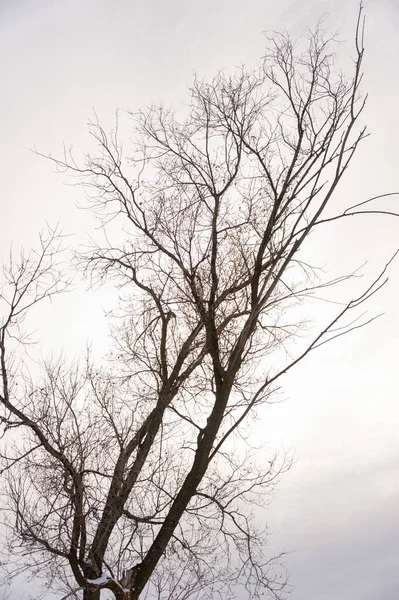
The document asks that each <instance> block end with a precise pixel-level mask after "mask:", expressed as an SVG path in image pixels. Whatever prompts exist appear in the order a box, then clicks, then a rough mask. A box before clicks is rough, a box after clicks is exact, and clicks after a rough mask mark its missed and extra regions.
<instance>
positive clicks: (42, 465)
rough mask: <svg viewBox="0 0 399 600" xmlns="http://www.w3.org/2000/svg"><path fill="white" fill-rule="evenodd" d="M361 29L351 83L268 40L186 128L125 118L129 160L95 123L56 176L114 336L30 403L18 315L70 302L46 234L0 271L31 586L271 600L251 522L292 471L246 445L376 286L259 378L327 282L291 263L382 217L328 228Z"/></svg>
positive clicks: (12, 510) (55, 373) (324, 55)
mask: <svg viewBox="0 0 399 600" xmlns="http://www.w3.org/2000/svg"><path fill="white" fill-rule="evenodd" d="M362 27H363V22H362V16H361V10H360V14H359V20H358V24H357V30H356V59H355V63H354V72H353V74H352V75H351V76H350V77H349V78H345V77H344V76H343V75H342V74H341V73H340V72H338V71H337V70H336V69H335V67H334V54H333V46H334V44H335V41H334V40H333V39H331V38H329V37H327V36H326V35H325V34H324V33H323V31H322V29H321V28H318V29H316V31H315V32H314V33H308V34H307V37H306V44H307V46H306V48H305V47H304V48H303V49H301V48H302V46H299V48H297V47H296V45H295V44H294V43H293V42H292V41H291V39H290V38H289V37H288V36H287V35H285V34H275V35H273V37H271V38H270V39H269V40H268V49H267V51H266V53H265V55H264V57H263V58H262V61H261V63H260V65H259V67H257V68H256V69H254V70H248V69H246V68H241V69H239V70H237V71H236V72H235V73H234V74H232V75H227V74H225V73H223V72H222V73H219V74H218V75H217V76H216V77H215V78H214V79H213V80H212V81H211V82H210V83H207V82H205V81H202V80H199V79H196V80H195V81H194V84H193V86H192V88H191V98H190V105H189V107H188V109H187V111H186V115H185V117H184V118H182V119H179V118H178V117H177V116H176V115H174V114H173V113H172V112H171V111H169V110H167V109H165V108H162V107H151V108H149V109H148V110H144V111H141V112H138V113H131V115H130V118H131V121H132V123H133V124H134V128H135V137H134V140H135V141H134V143H133V145H132V148H131V150H130V154H126V151H125V150H124V148H123V147H122V144H121V143H120V141H119V137H118V130H117V128H116V129H115V131H113V132H112V133H111V134H110V135H108V134H107V133H106V131H105V130H104V129H103V128H102V127H101V125H100V124H99V122H98V121H95V122H93V123H91V125H90V131H91V133H92V135H93V136H94V138H95V140H96V143H97V149H98V151H97V152H96V153H94V154H92V155H88V156H86V159H85V161H84V162H83V163H79V162H78V161H75V160H74V158H73V156H72V154H71V153H70V152H65V156H64V158H63V159H61V160H58V159H57V160H55V162H56V164H57V166H58V167H59V168H60V169H61V170H62V169H66V170H67V171H68V172H70V173H72V174H73V175H75V176H78V177H79V180H80V181H81V182H82V184H83V185H84V186H86V187H87V190H88V197H89V205H90V207H91V208H92V209H93V210H94V211H95V212H96V213H97V214H98V216H99V218H100V219H101V221H102V224H103V228H104V231H105V232H106V236H105V239H106V243H104V244H99V243H98V244H96V245H95V246H93V247H92V248H90V250H87V251H85V252H83V253H81V254H80V256H79V262H80V264H81V265H82V266H83V267H84V269H85V270H86V273H88V274H89V275H90V276H93V277H99V278H100V280H102V279H106V278H107V279H110V280H113V281H114V282H115V285H117V286H119V287H120V290H121V295H123V302H122V305H121V310H122V312H123V315H124V318H123V319H119V320H118V321H117V323H118V324H117V325H115V326H114V338H115V347H114V350H113V352H112V354H111V357H110V361H109V362H108V363H106V365H105V366H104V365H101V366H97V367H96V366H95V365H94V364H93V361H92V360H91V358H90V356H89V357H88V359H87V362H86V364H84V365H82V366H77V367H74V368H71V367H70V366H68V365H66V364H65V361H58V362H57V361H55V362H53V363H52V364H47V365H45V368H44V371H43V375H42V378H41V380H40V381H39V382H38V381H37V378H36V379H34V378H29V377H28V375H27V372H26V371H25V370H24V369H21V368H20V364H19V363H18V362H17V356H18V354H17V353H15V352H14V351H11V349H13V348H14V349H15V348H17V346H18V344H16V339H17V340H19V341H21V342H23V341H24V338H23V334H22V330H21V320H22V318H23V316H24V314H25V313H26V311H27V310H28V309H29V308H30V307H31V306H32V305H33V304H35V303H37V302H39V301H41V300H43V299H45V298H48V297H49V296H51V295H53V294H56V293H59V292H60V291H63V290H64V289H65V287H68V281H67V280H66V279H65V275H64V274H63V273H65V270H63V269H62V268H61V269H60V268H59V265H58V264H57V260H58V259H57V255H58V249H59V248H58V243H59V239H60V238H59V236H58V234H57V232H50V233H49V237H46V236H45V237H42V239H41V250H40V252H39V253H37V254H30V255H29V256H22V258H21V259H20V261H19V262H18V261H16V262H15V261H14V259H12V260H11V262H10V264H9V266H8V267H7V268H6V269H5V271H4V275H5V287H4V289H3V291H2V295H1V297H0V298H1V301H2V306H3V308H4V315H5V316H4V317H3V321H2V322H1V326H0V359H1V377H2V388H1V393H0V402H1V405H2V409H3V412H2V416H1V422H2V428H3V438H2V442H3V446H2V473H3V475H4V477H5V478H6V480H7V482H8V487H7V493H6V502H7V510H8V512H6V514H7V515H9V516H8V519H9V522H10V523H11V524H12V527H13V535H12V537H11V538H10V548H11V550H12V552H13V553H14V555H16V556H17V557H18V556H20V557H21V556H22V558H23V560H24V561H25V562H23V563H22V564H24V565H28V566H29V567H30V568H31V569H32V570H33V572H35V570H36V572H38V573H40V572H43V566H44V565H45V567H46V570H45V573H46V576H47V577H48V578H49V581H50V582H51V584H52V585H54V586H56V585H58V587H59V588H60V589H61V588H62V587H63V588H64V589H65V592H64V593H66V592H67V595H66V596H64V598H67V597H75V598H79V597H81V596H80V594H82V593H83V597H84V598H85V600H98V599H99V598H100V595H101V591H102V590H108V593H109V594H110V593H111V594H112V595H113V596H114V597H115V598H117V599H118V600H121V599H126V600H136V599H137V598H139V597H142V595H143V594H144V593H148V594H149V596H148V597H151V598H159V599H163V598H165V599H167V598H171V599H175V600H183V599H186V598H204V597H206V598H217V597H219V594H223V596H220V597H223V598H234V597H236V595H235V594H236V593H237V592H236V591H235V590H241V591H243V590H246V593H247V596H248V597H254V598H257V597H259V595H261V594H262V593H263V592H264V591H267V592H269V593H270V595H271V596H272V597H274V598H279V597H281V595H282V593H283V591H284V586H285V583H286V582H285V576H284V572H283V571H282V570H281V569H280V567H279V560H278V559H279V557H278V556H273V555H271V553H270V550H269V549H268V548H266V544H267V535H266V533H267V531H266V529H265V528H264V527H259V521H260V519H259V516H260V515H261V514H263V513H260V512H259V510H258V509H257V506H262V505H265V504H267V501H268V500H267V499H268V492H270V490H271V489H272V487H273V485H274V482H275V481H276V480H277V479H278V477H279V475H280V474H281V472H282V471H283V470H284V469H285V468H287V463H284V462H281V461H280V460H278V459H277V458H276V457H269V458H268V459H266V458H265V455H264V454H263V458H262V459H261V460H259V453H258V454H257V449H256V448H255V447H254V444H251V431H250V427H248V425H247V424H248V423H250V421H249V419H251V417H252V418H253V417H254V415H256V409H257V407H258V406H259V405H261V404H263V403H265V402H267V401H268V399H269V398H270V397H271V395H272V394H273V393H274V392H275V390H276V386H277V385H278V383H279V378H280V377H281V376H282V375H283V374H284V373H285V372H287V370H288V369H290V368H291V367H292V366H294V365H295V364H297V363H298V362H299V361H300V360H301V359H302V358H304V356H306V354H308V353H309V352H310V350H312V349H314V348H316V347H318V346H319V345H321V344H323V343H325V342H326V341H327V340H329V339H332V338H334V337H337V336H339V335H341V334H342V333H343V331H347V330H348V329H351V328H353V327H357V326H359V323H357V324H356V325H349V326H347V327H343V328H342V326H341V325H337V323H338V321H339V319H341V317H343V316H344V315H345V314H347V313H350V312H351V311H353V312H355V311H356V308H357V307H358V306H359V305H360V304H362V303H363V302H364V301H365V300H367V298H369V297H370V296H371V295H372V294H373V293H374V292H375V291H376V290H377V289H378V288H379V287H380V286H381V285H383V283H384V282H385V270H386V269H384V270H383V272H382V273H381V275H380V276H379V277H378V278H377V279H376V280H375V281H374V282H373V283H372V284H371V285H370V286H369V287H368V289H366V290H365V291H364V293H362V295H360V296H359V297H357V298H353V299H351V300H350V301H349V302H348V303H347V304H346V305H345V306H344V307H343V308H341V310H340V312H339V313H338V314H337V315H336V316H335V317H334V318H333V320H332V321H331V322H330V323H328V324H326V326H325V327H324V328H323V329H322V330H321V331H320V332H319V333H318V334H317V336H316V337H315V339H313V340H312V341H311V342H310V343H309V345H308V346H307V347H306V348H305V349H304V350H303V351H301V353H300V354H299V355H297V356H294V357H292V358H291V359H289V360H288V362H287V363H284V364H282V366H280V365H279V363H278V362H274V358H273V357H274V356H275V355H276V352H278V350H279V349H280V348H281V347H283V346H284V344H285V343H286V342H287V341H288V340H289V339H290V338H292V337H293V336H296V335H297V334H298V333H299V331H300V327H301V324H300V323H296V322H295V321H294V322H293V323H290V320H289V319H290V316H291V315H292V312H291V311H290V308H291V307H292V306H293V304H295V303H298V302H300V301H301V300H302V299H303V298H306V296H307V295H309V294H311V293H312V292H313V291H314V290H316V289H320V287H322V286H323V285H330V284H331V283H333V282H327V283H325V282H324V283H323V282H320V281H316V280H315V277H314V272H313V270H312V269H311V267H310V266H309V265H307V264H305V262H304V261H303V259H301V250H302V248H303V245H304V244H305V242H306V239H307V238H308V236H309V234H310V232H311V231H312V230H314V229H315V228H319V227H324V226H327V225H326V224H327V223H328V222H331V221H334V220H338V219H343V218H346V217H348V216H354V215H357V214H364V213H380V214H384V213H388V211H384V210H382V209H381V207H380V206H379V205H378V204H375V203H376V202H377V200H378V198H371V199H367V200H365V201H363V202H361V203H360V204H357V205H354V206H350V207H347V208H346V209H345V210H344V212H341V213H339V214H335V213H334V206H333V205H332V204H331V200H332V197H333V194H334V192H335V190H336V188H337V186H338V184H339V182H340V181H341V178H342V177H343V175H344V173H345V171H346V170H347V168H348V166H349V165H350V162H351V160H352V158H353V156H354V153H355V151H356V149H357V147H358V145H359V143H360V142H361V141H362V140H363V139H364V138H365V136H366V130H365V128H364V127H362V126H359V125H358V120H359V116H360V114H361V112H362V109H363V107H364V103H365V98H364V97H363V98H362V97H361V95H360V90H359V86H360V83H361V79H362V75H361V65H362V58H363V30H362ZM379 198H380V197H379ZM329 205H330V208H329V210H328V211H327V210H326V209H327V207H328V206H329ZM392 214H393V213H392ZM119 223H120V224H121V227H119V226H118V225H119ZM336 281H339V280H336ZM277 365H278V366H277ZM244 438H245V440H246V442H247V446H246V449H245V445H243V444H242V440H243V439H244ZM256 456H258V460H256ZM240 593H241V592H240ZM243 593H244V592H243Z"/></svg>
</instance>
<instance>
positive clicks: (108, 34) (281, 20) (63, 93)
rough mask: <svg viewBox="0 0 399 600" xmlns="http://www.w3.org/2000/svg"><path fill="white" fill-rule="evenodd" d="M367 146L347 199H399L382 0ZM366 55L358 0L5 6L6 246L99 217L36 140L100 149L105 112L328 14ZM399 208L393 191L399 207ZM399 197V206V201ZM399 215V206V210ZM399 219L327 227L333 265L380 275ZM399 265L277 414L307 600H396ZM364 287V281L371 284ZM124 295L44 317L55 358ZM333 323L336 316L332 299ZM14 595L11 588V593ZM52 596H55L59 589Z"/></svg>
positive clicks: (287, 524) (277, 502) (283, 503)
mask: <svg viewBox="0 0 399 600" xmlns="http://www.w3.org/2000/svg"><path fill="white" fill-rule="evenodd" d="M365 11H366V14H367V32H366V52H367V54H366V57H365V63H364V67H365V72H366V75H365V80H364V88H365V89H366V90H367V91H368V92H369V93H370V98H369V101H368V105H367V109H366V111H365V115H364V121H365V122H367V124H368V126H369V131H370V132H371V134H372V136H371V137H370V138H369V139H368V140H367V141H366V142H365V143H364V144H363V146H362V147H361V149H360V150H359V153H358V155H357V158H356V160H355V163H354V164H353V166H352V170H351V172H350V173H349V174H348V176H347V178H346V180H345V183H344V185H343V186H342V187H341V188H340V190H339V192H338V195H337V197H336V202H337V205H343V204H346V203H347V204H354V203H355V202H357V201H361V200H363V199H366V198H367V197H369V196H371V195H374V194H376V193H382V192H389V191H396V190H398V191H399V183H398V181H397V167H398V165H397V163H398V152H397V144H398V139H399V119H398V116H397V104H398V88H399V84H398V81H399V79H398V75H399V69H398V63H399V45H398V41H397V34H398V31H399V4H398V3H397V1H396V0H369V1H368V2H366V3H365ZM324 13H328V14H327V16H326V19H327V21H326V22H327V23H328V24H329V26H330V28H331V29H332V30H337V29H338V30H339V31H340V33H341V36H342V38H343V39H344V40H346V41H347V42H346V43H344V45H343V46H342V55H343V56H346V57H350V56H354V53H353V46H352V45H351V44H352V42H353V33H354V24H355V20H356V13H357V2H356V1H355V0H351V1H347V2H343V1H342V0H329V1H322V0H307V1H306V0H304V1H302V2H290V1H288V0H280V1H279V2H271V1H270V0H263V1H262V0H246V1H245V2H244V1H243V0H228V1H227V0H226V1H225V0H213V1H210V0H203V1H201V2H199V1H197V0H191V1H190V0H169V2H161V1H155V0H146V1H145V2H135V1H134V0H112V1H111V0H96V1H94V0H91V1H90V0H51V1H50V0H49V1H45V0H30V1H29V0H9V1H6V0H1V2H0V55H1V61H0V77H1V84H2V85H1V94H0V124H1V126H0V132H1V144H0V164H1V172H2V177H1V194H0V206H1V213H0V219H1V220H0V222H1V230H0V231H1V236H0V254H1V258H3V259H6V257H7V252H8V247H9V244H10V243H11V241H13V242H14V245H15V246H16V247H18V246H19V245H20V244H24V245H25V246H26V247H30V246H31V245H32V244H34V243H35V239H36V235H37V232H38V231H39V230H40V229H41V228H42V227H43V225H44V224H45V222H46V220H47V221H48V222H49V223H51V224H54V223H56V222H57V221H60V222H61V223H63V224H64V225H65V230H66V231H67V232H70V233H74V234H75V237H72V238H71V244H75V243H76V242H77V241H79V240H81V239H83V234H84V232H85V231H86V230H90V229H91V228H92V226H93V224H92V221H91V219H90V217H89V215H88V214H87V213H83V212H82V211H78V210H77V209H76V208H75V203H76V202H77V201H79V200H80V199H81V197H82V192H81V191H80V190H79V189H76V188H71V187H67V186H65V185H64V184H63V181H65V179H64V180H63V178H62V177H61V176H57V175H55V174H54V173H53V169H52V167H51V165H50V164H49V163H47V162H46V161H44V160H42V159H40V158H38V157H37V156H35V155H34V154H33V153H32V152H31V150H30V149H31V148H33V147H34V146H36V147H37V148H38V149H39V150H41V151H43V152H53V153H54V154H57V153H58V152H59V151H60V149H61V145H62V141H63V140H65V142H66V143H67V144H69V143H72V144H74V145H75V146H76V147H77V148H79V149H81V150H84V149H85V148H86V147H89V140H88V136H87V131H86V128H85V123H86V122H87V119H88V117H91V116H92V115H93V107H94V108H95V109H96V111H97V113H98V115H99V117H100V119H101V120H102V122H103V123H104V124H105V125H106V126H107V125H108V124H111V123H112V120H113V114H114V111H115V109H116V108H120V109H125V108H131V109H135V108H137V107H138V106H140V105H142V104H150V103H151V102H153V101H155V102H164V103H166V104H169V103H173V104H175V105H177V106H178V104H179V102H180V101H181V100H182V99H184V96H185V94H186V90H187V86H188V85H189V84H190V81H191V78H192V74H193V72H197V73H198V74H199V75H200V76H211V75H212V74H214V73H215V72H216V71H217V70H218V69H220V68H231V67H234V66H235V65H238V64H241V63H245V64H251V63H254V62H255V61H256V60H257V58H258V57H259V56H261V55H262V52H263V45H264V38H263V36H262V31H265V30H268V29H279V28H286V29H287V30H288V31H289V32H290V33H291V34H293V35H299V34H300V33H301V31H303V29H304V28H305V27H306V26H313V25H314V24H315V23H316V21H317V20H318V18H319V17H320V16H321V15H322V14H324ZM398 203H399V197H398V199H397V200H393V201H391V202H390V203H389V206H390V208H395V207H396V206H397V204H398ZM386 206H388V204H387V205H386ZM396 210H397V209H396ZM398 231H399V219H398V220H397V221H395V220H388V219H387V218H386V217H380V218H374V217H363V218H361V219H359V220H358V221H357V222H354V221H353V220H352V219H351V220H350V223H348V224H346V223H345V224H343V225H342V226H340V227H336V228H331V229H329V230H328V231H327V230H325V232H324V234H323V236H319V237H318V238H317V240H316V241H317V244H316V243H315V245H314V253H315V254H314V256H313V257H312V258H313V259H314V260H315V262H316V263H317V264H327V265H328V269H329V273H330V274H331V275H332V276H333V275H334V274H335V273H339V272H343V271H349V270H351V269H352V268H354V267H356V266H358V265H359V264H361V263H362V262H364V260H367V259H369V263H368V265H367V267H366V268H365V269H364V273H365V275H364V278H363V282H361V283H364V284H366V283H367V281H369V280H370V279H371V278H372V276H373V275H375V274H376V273H377V272H378V268H379V266H380V265H381V264H383V263H384V262H385V261H386V260H387V259H388V258H389V256H390V255H391V254H392V253H393V251H394V250H395V248H396V246H397V245H398V238H399V236H398ZM398 264H399V263H398V262H396V263H395V264H393V265H392V267H391V270H390V276H391V278H390V282H389V284H388V286H387V287H386V288H385V289H384V290H383V291H382V292H381V293H380V294H379V295H378V296H377V297H374V298H373V300H372V302H370V305H369V311H370V315H372V314H376V313H379V312H381V311H384V312H385V315H384V316H383V317H381V318H380V319H379V320H377V321H376V322H374V323H373V324H371V326H370V327H368V328H367V329H364V330H360V331H357V332H355V333H354V334H353V335H351V336H350V337H347V338H341V339H340V341H337V342H333V344H332V345H331V346H326V347H323V349H322V350H321V351H320V352H319V353H318V354H316V353H315V354H313V355H312V356H310V357H309V359H308V360H307V361H306V362H304V363H302V364H301V365H300V366H299V367H298V368H297V369H296V370H295V371H292V373H291V374H290V375H289V376H287V377H286V379H285V381H284V386H285V387H284V394H283V398H285V399H286V400H285V402H283V403H280V404H276V405H275V406H273V407H271V408H270V409H269V410H268V412H267V415H266V420H265V422H264V423H263V424H262V428H263V432H264V435H265V437H266V439H267V440H268V441H269V442H270V446H271V447H274V448H276V449H277V450H282V449H287V450H289V451H292V452H294V453H295V456H296V464H295V466H294V468H293V469H292V470H291V472H290V473H288V474H287V475H286V477H285V479H284V481H283V482H282V483H281V484H280V486H279V488H278V490H277V492H276V494H275V498H274V500H273V503H272V505H271V508H270V511H269V512H268V513H267V514H266V515H265V516H264V518H265V519H267V521H268V523H269V524H270V530H271V531H272V533H273V535H272V537H271V545H270V548H271V552H272V551H275V552H278V551H279V550H282V549H286V550H287V551H290V552H291V553H290V554H288V556H287V558H286V565H287V568H288V570H289V571H290V573H291V578H290V580H291V584H292V586H293V591H292V598H293V600H338V599H339V600H375V599H379V598H381V599H384V600H396V599H397V598H398V597H399V568H398V563H399V550H398V543H397V540H398V535H399V453H398V429H399V405H398V385H397V371H398V351H397V348H398V341H399V340H398V332H399V311H398V308H397V306H398V301H397V298H398V291H399V276H398ZM356 289H358V288H356ZM113 299H114V296H113V294H112V293H111V292H107V291H95V292H85V291H84V290H82V289H81V288H78V289H77V291H76V292H75V293H74V294H70V295H68V296H67V297H65V298H64V299H60V300H59V301H57V302H55V303H54V307H53V308H51V307H50V308H49V307H46V309H45V310H41V311H40V310H39V311H38V312H37V313H36V314H35V315H34V316H33V317H32V318H34V320H35V327H36V328H37V329H38V334H37V335H38V336H39V337H41V341H42V347H43V351H42V352H43V355H46V353H48V352H49V351H50V350H51V349H55V350H56V351H59V350H64V351H65V352H66V353H67V354H68V356H74V355H79V353H81V352H82V351H83V349H84V346H85V344H86V342H87V341H88V340H89V341H91V342H92V343H93V345H94V347H95V348H96V351H97V352H98V353H99V354H101V351H102V350H103V349H105V348H106V346H107V329H106V319H105V317H104V314H103V310H104V308H108V307H110V306H111V305H112V302H113ZM317 311H318V313H317V320H320V322H323V309H322V308H321V307H318V308H317ZM31 592H32V586H31V585H29V586H27V585H26V584H24V583H20V584H18V585H16V586H14V588H13V591H12V592H11V595H10V600H17V599H21V600H23V599H26V600H27V599H28V598H29V595H30V593H31ZM0 597H1V595H0ZM49 598H50V596H49Z"/></svg>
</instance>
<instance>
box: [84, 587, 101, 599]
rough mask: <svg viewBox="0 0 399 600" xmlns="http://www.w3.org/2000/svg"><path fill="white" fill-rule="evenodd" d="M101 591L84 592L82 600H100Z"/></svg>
mask: <svg viewBox="0 0 399 600" xmlns="http://www.w3.org/2000/svg"><path fill="white" fill-rule="evenodd" d="M100 594H101V590H98V589H97V590H84V592H83V600H100Z"/></svg>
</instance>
